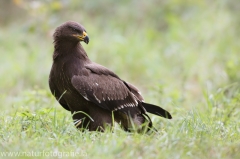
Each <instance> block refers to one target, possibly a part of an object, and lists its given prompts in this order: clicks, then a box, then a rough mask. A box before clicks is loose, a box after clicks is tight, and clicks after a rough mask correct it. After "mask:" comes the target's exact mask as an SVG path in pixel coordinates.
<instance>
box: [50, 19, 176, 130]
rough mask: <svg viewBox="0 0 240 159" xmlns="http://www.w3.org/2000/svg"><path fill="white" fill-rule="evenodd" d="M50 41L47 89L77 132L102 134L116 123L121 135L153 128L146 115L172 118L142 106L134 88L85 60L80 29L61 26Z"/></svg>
mask: <svg viewBox="0 0 240 159" xmlns="http://www.w3.org/2000/svg"><path fill="white" fill-rule="evenodd" d="M53 39H54V42H53V44H54V52H53V64H52V68H51V71H50V75H49V87H50V90H51V93H52V94H53V95H54V96H55V98H56V100H57V101H58V102H59V103H60V105H61V106H62V107H63V108H65V109H66V110H68V111H70V112H71V114H72V118H73V122H74V124H75V126H76V127H77V128H78V129H81V130H89V131H101V132H104V131H105V130H106V128H107V127H110V128H113V126H114V123H115V122H116V123H119V125H120V126H121V128H122V129H123V130H125V131H130V132H132V131H137V132H143V131H146V130H147V131H148V130H151V128H153V124H152V121H151V119H150V117H149V116H148V114H147V112H149V113H152V114H155V115H158V116H161V117H164V118H167V119H171V118H172V116H171V114H170V113H169V112H168V111H166V110H164V109H163V108H161V107H159V106H156V105H153V104H148V103H145V102H144V99H143V97H142V95H141V93H140V91H139V90H138V89H137V88H136V87H135V86H134V85H132V84H130V83H128V82H126V81H124V80H122V79H121V78H120V77H119V76H118V75H116V74H115V73H114V72H112V71H111V70H109V69H108V68H106V67H104V66H102V65H99V64H97V63H95V62H92V61H91V60H90V59H89V57H88V55H87V53H86V51H85V50H84V49H83V46H82V45H81V43H80V42H85V43H86V44H88V43H89V36H88V34H87V31H86V30H85V28H84V27H83V25H81V24H79V23H77V22H73V21H68V22H65V23H63V24H62V25H60V26H59V27H57V28H56V29H55V32H54V34H53Z"/></svg>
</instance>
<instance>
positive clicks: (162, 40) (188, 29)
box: [0, 0, 240, 157]
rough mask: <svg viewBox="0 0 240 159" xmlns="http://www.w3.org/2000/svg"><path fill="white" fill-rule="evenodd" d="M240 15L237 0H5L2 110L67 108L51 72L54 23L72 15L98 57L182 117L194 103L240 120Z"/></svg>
mask: <svg viewBox="0 0 240 159" xmlns="http://www.w3.org/2000/svg"><path fill="white" fill-rule="evenodd" d="M239 15H240V3H239V1H238V0H217V1H210V0H194V1H192V0H146V1H145V0H132V1H128V0H122V1H114V0H94V1H93V0H92V1H83V0H82V1H78V0H60V1H54V0H43V1H39V0H12V1H11V0H9V1H8V0H2V1H0V54H1V56H0V79H1V80H0V108H1V111H2V113H5V114H6V113H7V114H8V115H9V116H11V113H13V112H15V111H19V110H21V109H23V110H22V111H26V110H27V111H29V112H31V113H34V112H36V111H37V110H38V109H42V108H46V109H47V108H52V107H53V106H56V109H57V110H58V111H59V112H64V113H65V110H63V109H62V108H61V107H60V106H59V105H58V104H57V102H56V101H55V99H54V98H53V97H52V95H51V94H50V91H49V88H48V75H49V71H50V69H51V64H52V53H53V40H52V34H53V32H54V29H55V28H56V27H57V26H59V25H61V24H62V23H64V22H66V21H69V20H72V21H76V22H79V23H81V24H82V25H84V26H85V28H86V30H87V32H88V35H89V37H90V43H89V44H88V45H86V44H82V45H83V47H84V48H85V50H86V52H87V53H88V56H89V57H90V59H91V60H92V61H95V62H97V63H100V64H102V65H104V66H106V67H108V68H109V69H110V70H112V71H114V72H115V73H116V74H118V75H119V76H120V77H121V78H122V79H124V80H125V81H128V82H130V83H132V84H134V85H136V86H137V87H139V89H140V90H141V92H142V94H143V96H144V97H145V100H146V101H147V102H150V103H154V104H157V105H160V106H162V107H164V108H166V109H167V110H169V111H170V112H171V113H172V114H173V117H174V120H175V121H179V120H180V119H183V118H184V117H185V116H187V114H188V113H189V112H190V111H192V110H194V111H199V112H200V113H202V114H207V115H209V114H210V115H213V116H214V115H216V114H220V116H221V117H220V118H219V121H224V122H225V121H226V120H228V119H227V118H229V120H231V119H232V118H231V117H233V118H234V121H239V112H240V109H239V97H240V94H239V81H240V71H239V68H240V58H239V56H240V40H239V35H240V17H239ZM68 115H69V114H68ZM70 118H71V117H70V115H69V119H70ZM153 120H155V121H158V118H157V117H156V118H155V117H153ZM207 120H208V119H207ZM160 127H162V126H160ZM235 128H236V127H235ZM237 130H238V131H239V132H240V130H239V125H238V126H237ZM234 152H235V151H234ZM210 156H211V155H210ZM211 157H212V156H211Z"/></svg>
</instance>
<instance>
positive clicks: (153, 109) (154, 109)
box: [142, 102, 172, 119]
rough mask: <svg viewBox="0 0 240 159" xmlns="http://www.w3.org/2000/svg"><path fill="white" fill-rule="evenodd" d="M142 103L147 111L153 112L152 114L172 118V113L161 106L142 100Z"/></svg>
mask: <svg viewBox="0 0 240 159" xmlns="http://www.w3.org/2000/svg"><path fill="white" fill-rule="evenodd" d="M142 105H143V107H144V108H145V109H146V111H147V112H149V113H152V114H155V115H158V116H161V117H164V118H167V119H172V116H171V114H170V113H169V112H168V111H166V110H164V109H163V108H161V107H159V106H156V105H153V104H148V103H144V102H142Z"/></svg>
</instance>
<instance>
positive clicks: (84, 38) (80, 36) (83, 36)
mask: <svg viewBox="0 0 240 159" xmlns="http://www.w3.org/2000/svg"><path fill="white" fill-rule="evenodd" d="M73 36H75V37H77V38H78V39H79V40H80V41H84V42H85V43H86V44H88V43H89V37H88V35H87V33H86V32H85V31H83V34H82V35H79V34H74V35H73Z"/></svg>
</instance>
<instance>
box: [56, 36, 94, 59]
mask: <svg viewBox="0 0 240 159" xmlns="http://www.w3.org/2000/svg"><path fill="white" fill-rule="evenodd" d="M59 56H62V57H63V56H66V57H75V58H80V59H81V60H84V61H89V58H88V56H87V53H86V52H85V50H84V49H83V47H82V45H81V43H80V42H72V41H70V42H66V41H55V42H54V53H53V60H56V59H57V58H58V57H59Z"/></svg>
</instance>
